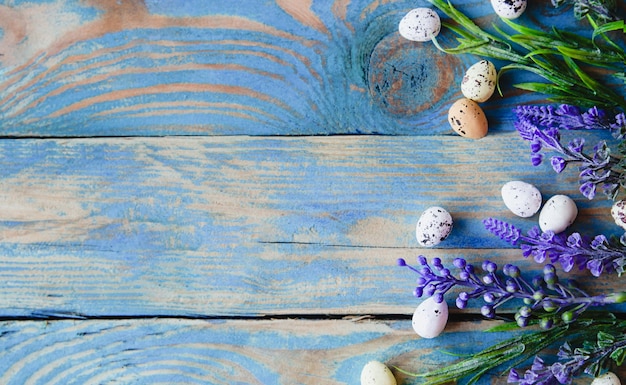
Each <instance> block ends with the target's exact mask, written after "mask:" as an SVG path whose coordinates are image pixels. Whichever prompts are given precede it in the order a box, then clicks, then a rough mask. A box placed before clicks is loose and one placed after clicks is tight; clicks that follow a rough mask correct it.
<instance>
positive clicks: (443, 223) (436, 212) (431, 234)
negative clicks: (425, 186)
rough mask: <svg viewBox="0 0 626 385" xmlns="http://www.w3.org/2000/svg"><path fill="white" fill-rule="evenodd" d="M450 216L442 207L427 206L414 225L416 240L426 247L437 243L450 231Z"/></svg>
mask: <svg viewBox="0 0 626 385" xmlns="http://www.w3.org/2000/svg"><path fill="white" fill-rule="evenodd" d="M452 224H453V223H452V216H451V215H450V213H449V212H448V211H446V209H444V208H442V207H437V206H435V207H429V208H427V209H426V210H425V211H424V212H423V213H422V215H421V216H420V218H419V220H418V221H417V226H415V237H416V238H417V242H418V243H419V244H420V245H422V246H426V247H431V246H435V245H438V244H439V243H441V241H443V240H444V239H446V238H447V237H448V235H450V232H451V231H452Z"/></svg>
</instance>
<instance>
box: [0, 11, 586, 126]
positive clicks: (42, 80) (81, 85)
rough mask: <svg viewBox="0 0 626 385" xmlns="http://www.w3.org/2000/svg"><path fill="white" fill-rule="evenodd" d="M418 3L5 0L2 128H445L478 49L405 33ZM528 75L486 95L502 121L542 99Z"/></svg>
mask: <svg viewBox="0 0 626 385" xmlns="http://www.w3.org/2000/svg"><path fill="white" fill-rule="evenodd" d="M417 6H428V3H427V2H426V0H420V1H417V2H415V1H408V0H406V1H394V2H388V1H371V0H353V1H349V0H336V1H332V2H330V1H315V2H313V1H275V2H266V1H249V2H246V4H245V6H243V5H241V4H235V3H231V2H208V3H207V2H204V1H185V2H184V4H180V2H167V1H155V0H148V1H139V0H133V1H123V2H117V1H113V0H109V1H95V0H91V1H78V0H67V1H46V2H17V3H15V2H14V3H12V4H10V5H3V6H1V8H0V11H1V12H0V15H1V16H0V29H1V30H2V31H3V33H2V34H1V35H0V39H1V40H0V54H2V56H0V126H1V127H2V131H1V134H2V135H5V136H47V137H50V136H52V137H57V136H129V135H133V136H135V135H150V136H159V135H318V134H322V135H327V134H355V133H356V134H358V133H370V134H371V133H376V134H401V135H430V134H442V133H449V132H450V128H449V127H448V124H447V123H446V120H445V115H446V113H447V110H448V107H449V105H450V103H451V102H452V101H453V100H454V99H456V98H459V97H460V96H461V93H460V81H461V78H462V76H463V73H464V71H465V69H466V68H468V67H469V66H470V65H471V64H473V63H474V62H475V61H477V60H478V58H476V57H472V56H467V55H464V56H459V57H455V56H450V55H445V54H443V53H441V52H439V51H437V50H436V49H435V47H434V46H433V45H432V44H431V43H416V42H410V41H407V40H405V39H403V38H401V37H400V35H399V33H398V32H397V25H398V22H399V20H400V19H401V18H402V16H404V14H405V13H406V12H408V10H410V9H412V8H415V7H417ZM529 8H530V7H529ZM461 9H463V10H464V11H465V12H467V13H468V14H469V15H470V16H472V17H474V18H475V19H476V20H477V21H478V22H479V23H480V24H481V25H483V26H485V27H489V26H490V25H491V23H492V22H495V21H496V19H495V15H494V14H493V12H492V10H491V7H490V6H489V4H488V3H484V2H481V1H474V0H472V1H466V2H462V4H461ZM542 9H543V7H536V8H535V9H534V10H533V9H529V10H528V12H527V14H525V15H524V16H523V22H525V23H531V24H533V23H535V24H539V25H564V26H569V27H570V28H575V27H576V25H575V23H573V22H572V20H573V18H572V17H571V14H570V11H569V10H567V9H566V10H564V11H559V12H553V13H550V14H537V13H538V12H540V11H541V10H542ZM537 19H540V20H541V22H537ZM442 37H443V38H444V41H445V35H442ZM520 76H523V75H521V74H519V73H514V74H512V75H511V76H509V75H506V76H504V77H503V79H502V89H503V92H504V97H494V99H493V101H491V102H488V103H485V105H484V108H485V110H486V112H487V115H488V118H489V119H490V122H491V123H492V124H493V125H494V126H495V125H498V124H500V123H503V122H504V123H510V122H511V120H512V117H511V115H510V109H511V107H512V106H514V105H515V104H518V103H522V102H525V103H528V102H533V101H538V100H541V96H540V95H536V94H527V93H526V94H525V93H520V92H518V91H515V90H514V89H513V88H512V87H511V86H510V85H511V84H512V83H514V82H518V81H520V79H521V78H520ZM502 128H503V129H506V130H511V129H512V127H511V126H510V125H508V124H507V125H504V126H503V127H502Z"/></svg>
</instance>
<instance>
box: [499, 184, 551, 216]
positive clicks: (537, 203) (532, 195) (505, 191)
mask: <svg viewBox="0 0 626 385" xmlns="http://www.w3.org/2000/svg"><path fill="white" fill-rule="evenodd" d="M501 194H502V200H503V201H504V205H505V206H506V207H507V208H508V209H509V210H511V212H512V213H513V214H515V215H517V216H518V217H522V218H530V217H532V216H533V215H535V214H536V213H537V211H539V209H540V208H541V202H542V200H541V192H539V189H537V187H535V186H533V185H532V184H530V183H526V182H522V181H521V180H514V181H511V182H507V183H505V184H504V185H503V186H502V189H501Z"/></svg>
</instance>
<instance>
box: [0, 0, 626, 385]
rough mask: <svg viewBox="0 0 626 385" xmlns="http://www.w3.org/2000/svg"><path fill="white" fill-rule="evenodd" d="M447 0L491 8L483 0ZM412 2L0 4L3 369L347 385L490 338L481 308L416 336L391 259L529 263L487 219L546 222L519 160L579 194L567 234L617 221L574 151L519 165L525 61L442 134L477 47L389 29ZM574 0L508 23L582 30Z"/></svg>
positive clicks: (547, 185) (549, 190)
mask: <svg viewBox="0 0 626 385" xmlns="http://www.w3.org/2000/svg"><path fill="white" fill-rule="evenodd" d="M455 4H457V5H459V6H460V8H462V9H463V10H464V11H466V12H467V13H468V14H469V15H470V16H472V17H474V18H475V19H476V20H478V21H479V22H480V23H481V24H483V25H489V24H490V23H491V22H495V21H497V20H496V18H495V17H494V16H493V13H492V11H491V8H490V6H489V2H488V1H482V0H481V1H477V0H470V1H457V2H455ZM416 6H427V3H426V2H425V1H421V2H420V1H418V2H417V3H416V2H415V1H395V2H388V1H372V0H353V1H350V0H335V1H333V2H330V1H327V2H324V1H311V0H308V1H307V0H298V1H289V0H275V1H272V2H268V1H260V0H258V1H256V0H255V1H248V2H229V1H223V2H222V1H200V0H197V1H187V0H185V1H162V0H146V1H145V2H142V1H115V0H107V1H103V0H85V1H75V0H65V1H61V0H51V1H43V0H42V1H33V2H27V1H24V2H22V1H6V2H3V3H2V5H0V39H1V40H0V54H1V56H0V64H1V65H0V127H1V128H2V132H1V134H0V136H2V138H0V166H1V171H0V172H1V173H2V174H1V175H2V183H1V184H0V239H1V240H2V242H1V243H0V318H1V319H0V384H20V385H21V384H160V383H162V384H174V383H180V384H183V383H184V384H358V383H359V374H360V371H361V368H362V366H363V365H364V364H365V363H366V362H368V361H369V360H372V359H377V360H380V361H383V362H387V363H389V364H390V365H398V366H400V367H403V368H405V369H407V370H412V371H423V370H427V369H432V368H435V367H438V365H441V363H442V362H452V361H453V360H454V357H452V356H450V355H446V354H444V353H443V351H452V352H455V353H462V354H465V353H471V352H472V351H476V349H477V348H478V347H480V346H483V347H484V346H486V344H488V343H490V342H494V341H498V340H500V339H501V338H503V337H504V336H505V335H504V334H492V333H484V332H483V330H484V329H485V328H487V327H489V326H492V325H493V323H492V322H484V321H480V322H479V321H477V319H479V317H478V316H477V314H478V308H477V304H474V305H473V306H470V307H469V308H468V309H466V310H463V311H459V310H455V311H453V321H452V322H451V323H450V325H449V327H448V328H447V329H446V332H445V333H444V334H443V335H442V336H441V337H439V338H437V339H433V340H424V339H420V338H418V337H417V336H416V335H415V334H414V333H413V332H412V329H411V326H410V316H411V314H412V312H413V309H414V308H415V306H417V304H418V303H419V300H418V299H416V298H414V297H413V296H412V294H411V292H412V285H413V282H414V278H415V277H414V276H412V275H411V274H410V273H409V272H408V271H406V270H403V269H400V268H399V267H396V265H395V261H396V259H397V258H400V257H402V258H406V259H407V260H414V258H415V257H416V256H417V255H419V254H424V255H427V256H429V257H434V256H439V257H441V258H443V259H444V260H447V261H451V260H452V259H453V258H455V257H457V256H461V257H464V258H467V259H469V260H472V261H477V262H480V261H482V260H483V259H485V258H489V259H491V260H494V261H496V262H498V263H499V264H504V263H507V262H515V263H517V264H519V265H521V266H523V267H525V268H528V269H531V270H532V269H536V268H537V266H535V265H533V264H532V262H531V261H527V260H524V259H523V258H522V257H521V254H520V252H519V250H517V249H515V248H511V247H509V246H508V245H507V244H505V243H504V242H503V241H500V240H499V239H497V238H495V237H494V236H492V235H490V234H488V233H487V232H486V231H485V230H484V229H483V226H482V224H481V221H482V220H483V219H485V218H487V217H497V218H500V219H505V220H509V221H511V222H513V223H515V224H516V225H519V226H520V227H521V228H523V229H528V228H530V226H532V225H534V224H535V223H536V222H535V220H536V218H533V219H528V220H522V219H516V218H513V215H512V214H510V213H509V212H508V211H507V210H506V208H505V207H504V205H503V203H502V200H501V198H500V186H501V185H502V184H504V183H506V182H507V181H509V180H516V179H521V180H525V181H528V182H531V183H533V184H535V185H536V186H537V187H538V188H539V189H540V190H541V191H542V193H543V195H544V197H549V196H551V195H554V194H557V193H560V194H568V195H570V196H571V197H573V198H574V199H575V201H576V202H577V204H578V207H579V209H580V214H579V218H578V220H577V222H576V223H575V225H574V226H573V227H572V231H584V232H587V233H589V232H593V233H594V234H597V233H603V234H606V235H611V234H617V235H619V231H618V228H617V227H616V226H615V225H614V224H613V223H612V221H611V220H610V214H609V208H610V206H611V202H609V201H607V200H604V199H603V198H602V197H599V198H596V199H595V200H594V201H588V200H586V199H585V198H584V197H582V196H581V195H580V194H579V193H578V192H577V179H576V172H575V170H574V169H571V170H570V169H568V170H566V171H565V172H564V173H563V174H561V175H556V174H555V173H554V172H553V171H552V170H551V169H550V167H549V165H542V166H539V167H536V168H535V167H532V166H531V165H530V161H529V151H528V146H527V144H526V143H523V141H522V140H521V139H520V138H519V137H518V135H517V134H516V133H515V132H514V128H513V126H512V122H513V121H514V118H513V116H512V113H511V109H512V107H513V106H515V105H516V104H520V103H531V102H540V101H542V96H541V95H534V94H526V93H522V92H519V91H516V90H515V89H513V88H512V87H511V86H510V85H511V84H512V83H513V82H515V81H518V80H519V79H523V75H522V74H507V75H506V76H505V77H504V78H503V96H502V97H500V96H494V98H492V100H490V101H489V102H487V103H484V104H483V107H484V109H485V112H486V114H487V116H488V119H489V122H490V134H489V135H488V136H487V137H486V138H484V139H481V140H478V141H474V140H467V139H464V138H461V137H458V136H456V135H454V134H453V133H452V131H451V130H450V128H449V126H448V125H447V123H446V121H445V115H446V113H447V108H448V106H449V104H450V103H451V101H453V100H454V99H456V98H458V97H460V95H461V93H460V86H459V84H460V78H461V77H462V75H463V73H464V71H465V69H466V68H467V67H468V66H469V65H471V64H472V63H473V62H475V61H476V60H477V58H475V57H472V56H469V55H464V56H458V57H455V56H447V55H444V54H442V53H440V52H438V51H437V50H436V49H435V48H434V47H433V46H432V44H430V43H414V42H409V41H406V40H404V39H402V38H401V37H400V36H399V34H398V33H397V24H398V22H399V20H400V18H401V17H402V16H403V15H404V14H405V13H406V12H408V10H410V9H412V8H414V7H416ZM569 12H570V10H567V9H565V10H562V11H561V10H559V11H555V10H553V9H551V8H550V6H549V2H548V1H541V2H537V4H535V3H532V4H531V5H530V6H529V9H528V11H527V13H526V14H524V16H523V17H522V18H521V19H520V21H521V22H524V23H529V24H545V25H551V24H555V25H561V24H562V25H563V26H564V27H567V28H576V25H573V24H563V23H564V22H563V20H570V19H571V15H570V13H569ZM582 135H584V136H585V138H586V139H587V141H588V142H589V143H593V142H594V141H596V140H599V139H608V140H610V137H609V136H608V135H607V134H606V133H599V132H586V133H584V134H582ZM433 205H439V206H444V207H446V208H447V209H448V210H449V211H450V212H451V213H452V215H453V217H454V220H455V228H454V231H453V233H452V234H451V236H450V237H449V238H448V239H447V240H446V241H445V242H444V243H442V244H441V245H440V246H438V247H436V248H434V249H421V248H419V247H418V245H417V242H416V240H415V237H414V227H415V223H416V221H417V218H418V217H419V215H420V213H421V212H422V211H423V210H424V209H426V208H427V207H429V206H433ZM577 277H578V278H579V279H581V280H582V281H583V282H585V285H586V287H587V288H588V289H589V290H590V291H591V292H598V293H600V292H605V291H610V290H615V289H624V288H626V285H624V284H621V283H620V282H619V281H617V282H616V280H615V279H612V280H611V279H610V278H601V279H599V280H591V279H588V276H587V275H585V274H582V273H581V274H577ZM453 301H454V300H453V299H449V302H450V303H451V304H452V303H453ZM615 310H616V311H622V310H623V309H622V308H616V309H615ZM396 374H397V378H398V380H399V383H401V384H412V383H414V380H413V379H411V378H409V377H406V376H404V375H401V374H400V373H397V372H396ZM498 374H499V373H490V375H489V376H487V377H486V378H485V379H484V380H483V382H485V383H489V382H495V383H504V382H506V379H505V378H504V377H500V376H498Z"/></svg>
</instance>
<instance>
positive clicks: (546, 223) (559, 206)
mask: <svg viewBox="0 0 626 385" xmlns="http://www.w3.org/2000/svg"><path fill="white" fill-rule="evenodd" d="M577 215H578V208H577V207H576V203H575V202H574V201H573V200H572V198H570V197H568V196H566V195H555V196H553V197H552V198H550V199H548V200H547V201H546V203H545V204H544V205H543V208H542V209H541V212H540V213H539V227H540V228H541V231H543V232H546V231H553V232H554V233H555V234H558V233H560V232H562V231H565V229H566V228H568V227H569V226H570V225H571V224H572V223H574V220H576V216H577Z"/></svg>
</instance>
